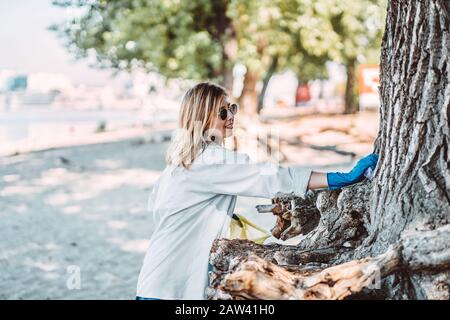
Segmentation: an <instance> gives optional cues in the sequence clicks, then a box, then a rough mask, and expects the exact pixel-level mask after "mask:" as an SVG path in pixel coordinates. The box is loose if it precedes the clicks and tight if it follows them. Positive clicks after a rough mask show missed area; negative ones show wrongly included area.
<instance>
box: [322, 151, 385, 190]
mask: <svg viewBox="0 0 450 320" xmlns="http://www.w3.org/2000/svg"><path fill="white" fill-rule="evenodd" d="M377 162H378V155H377V154H375V153H372V154H369V155H368V156H366V157H364V158H362V159H361V160H359V161H358V162H357V163H356V165H355V166H354V167H353V169H352V170H351V171H350V172H348V173H341V172H328V173H327V182H328V189H330V190H336V189H340V188H342V187H345V186H348V185H351V184H354V183H357V182H360V181H361V180H362V179H363V178H364V172H365V171H366V170H367V169H368V168H371V169H372V170H374V169H375V167H376V165H377Z"/></svg>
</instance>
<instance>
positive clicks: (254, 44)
mask: <svg viewBox="0 0 450 320" xmlns="http://www.w3.org/2000/svg"><path fill="white" fill-rule="evenodd" d="M379 1H381V2H383V1H385V0H379ZM379 1H376V0H349V1H338V0H333V1H328V0H317V1H311V0H276V1H269V0H259V1H256V0H250V1H249V0H229V1H227V0H218V1H208V0H195V1H180V0H172V1H170V0H155V1H151V2H150V1H144V0H116V1H111V0H97V1H88V0H55V1H54V4H55V5H58V6H63V7H78V8H80V9H81V10H80V12H81V13H80V14H79V15H78V16H77V17H75V18H74V19H72V20H70V21H67V22H66V23H64V24H62V25H56V26H53V29H54V30H57V31H58V32H59V33H60V34H62V35H63V36H64V37H65V38H66V39H67V46H68V48H69V49H70V50H71V51H72V52H73V53H74V54H75V55H76V56H77V57H86V56H88V55H89V54H91V53H93V54H94V55H95V56H96V58H97V62H98V64H99V66H101V67H104V68H114V69H125V70H131V69H132V68H134V67H141V68H144V69H145V70H148V71H156V72H158V73H160V74H162V75H164V76H165V77H167V78H185V79H194V80H206V79H209V80H213V81H218V82H219V83H221V84H222V85H224V86H225V87H227V88H228V89H231V85H232V76H231V74H232V68H233V66H234V65H235V64H236V63H241V64H243V65H245V66H246V69H247V72H246V74H245V77H244V87H243V92H242V94H241V97H240V102H241V104H242V105H243V106H244V109H246V111H247V112H248V113H250V114H255V113H256V112H258V111H259V110H260V109H261V107H262V105H263V97H264V93H265V90H266V88H267V85H268V82H269V80H270V78H271V76H272V75H273V74H274V73H275V72H279V71H283V70H286V69H291V70H294V71H295V72H296V74H297V75H298V78H299V82H306V81H309V80H311V79H314V78H318V77H319V78H320V77H323V75H324V70H325V69H324V63H325V61H326V60H327V59H328V60H334V61H338V62H341V63H344V64H345V65H346V66H347V74H348V81H347V89H346V106H347V107H346V110H347V112H352V111H354V110H355V108H354V85H353V83H354V69H355V63H356V61H357V60H358V59H361V58H362V57H363V56H364V53H365V51H367V49H369V48H371V47H376V46H377V45H379V42H377V41H378V40H377V39H378V38H379V36H380V30H381V25H382V22H381V21H382V20H383V19H382V17H381V16H382V14H381V13H380V12H382V11H383V9H384V8H383V7H382V6H381V7H380V5H379V4H378V2H379ZM260 81H263V87H262V90H261V92H259V90H258V83H259V82H260ZM258 106H259V107H258Z"/></svg>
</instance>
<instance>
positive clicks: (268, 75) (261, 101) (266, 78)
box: [258, 57, 278, 114]
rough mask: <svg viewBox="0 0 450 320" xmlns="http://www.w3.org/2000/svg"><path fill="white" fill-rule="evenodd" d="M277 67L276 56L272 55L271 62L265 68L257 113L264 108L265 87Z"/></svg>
mask: <svg viewBox="0 0 450 320" xmlns="http://www.w3.org/2000/svg"><path fill="white" fill-rule="evenodd" d="M277 67H278V57H274V58H273V59H272V63H271V65H270V67H269V70H267V72H266V75H265V76H264V79H263V86H262V89H261V94H260V95H259V98H258V114H259V113H260V112H261V110H262V108H264V98H265V96H266V91H267V87H268V86H269V81H270V79H271V78H272V76H273V74H274V73H275V71H276V70H277Z"/></svg>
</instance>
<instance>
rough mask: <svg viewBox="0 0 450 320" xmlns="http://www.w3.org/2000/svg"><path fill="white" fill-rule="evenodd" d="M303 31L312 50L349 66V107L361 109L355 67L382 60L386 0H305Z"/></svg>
mask: <svg viewBox="0 0 450 320" xmlns="http://www.w3.org/2000/svg"><path fill="white" fill-rule="evenodd" d="M303 2H304V3H305V4H307V5H306V6H305V14H304V16H302V17H301V19H302V20H301V22H300V33H301V35H302V38H303V43H304V45H305V47H306V50H307V51H308V52H312V53H314V54H315V55H321V54H326V55H327V56H328V59H329V60H332V61H336V62H339V63H342V64H343V65H344V66H345V67H346V73H347V83H346V88H345V111H344V113H353V112H355V111H357V110H358V104H357V101H356V99H355V98H356V92H355V70H356V65H357V63H358V62H371V63H378V62H379V49H380V46H381V37H382V31H383V27H384V21H385V16H386V6H387V4H386V0H345V1H339V0H315V1H306V0H305V1H303Z"/></svg>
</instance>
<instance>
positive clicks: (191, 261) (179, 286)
mask: <svg viewBox="0 0 450 320" xmlns="http://www.w3.org/2000/svg"><path fill="white" fill-rule="evenodd" d="M310 175H311V170H310V169H301V168H293V167H281V166H278V165H276V164H274V163H269V162H266V163H255V162H252V161H250V158H249V157H248V155H246V154H243V153H237V152H234V151H231V150H229V149H226V148H225V147H222V146H220V145H218V144H215V143H212V144H209V145H208V146H207V147H206V148H205V150H204V151H203V152H201V153H200V154H199V155H198V156H197V158H196V159H195V160H194V162H193V163H192V165H191V167H190V168H189V169H188V170H186V169H184V168H182V167H175V166H172V165H169V166H167V167H166V168H165V169H164V171H163V173H162V175H161V177H160V178H159V179H158V180H157V182H156V183H155V185H154V187H153V190H152V192H151V194H150V197H149V202H148V209H149V211H150V212H151V215H152V217H153V222H154V224H155V226H156V229H155V231H154V232H153V234H152V236H151V239H150V245H149V247H148V250H147V253H146V256H145V259H144V264H143V266H142V269H141V272H140V274H139V280H138V284H137V295H138V296H140V297H145V298H160V299H196V300H200V299H205V297H204V292H205V289H206V287H207V286H208V259H209V253H210V249H211V245H212V243H213V241H214V239H216V238H224V237H225V236H226V234H227V231H228V226H229V223H230V219H231V216H232V214H233V211H234V207H235V205H236V196H238V195H239V196H246V197H260V198H273V197H274V196H275V195H276V194H277V193H294V194H295V195H297V196H301V197H304V196H305V194H306V191H307V186H308V183H309V178H310Z"/></svg>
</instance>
